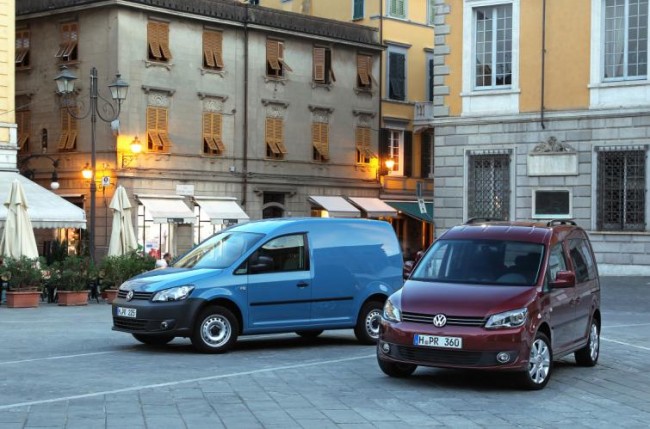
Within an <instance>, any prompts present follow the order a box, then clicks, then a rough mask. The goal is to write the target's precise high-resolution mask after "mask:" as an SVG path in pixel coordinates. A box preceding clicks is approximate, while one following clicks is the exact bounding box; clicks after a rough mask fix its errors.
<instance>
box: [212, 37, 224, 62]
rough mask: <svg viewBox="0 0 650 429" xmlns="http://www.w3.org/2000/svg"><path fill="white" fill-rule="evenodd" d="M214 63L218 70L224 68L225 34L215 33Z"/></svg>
mask: <svg viewBox="0 0 650 429" xmlns="http://www.w3.org/2000/svg"><path fill="white" fill-rule="evenodd" d="M214 62H215V63H216V64H217V67H218V68H220V69H221V68H223V33H222V32H220V31H215V32H214Z"/></svg>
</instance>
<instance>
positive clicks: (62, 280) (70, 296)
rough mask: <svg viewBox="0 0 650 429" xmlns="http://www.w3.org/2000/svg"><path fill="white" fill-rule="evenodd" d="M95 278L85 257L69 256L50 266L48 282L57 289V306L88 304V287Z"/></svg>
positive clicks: (89, 262) (91, 267) (91, 266)
mask: <svg viewBox="0 0 650 429" xmlns="http://www.w3.org/2000/svg"><path fill="white" fill-rule="evenodd" d="M95 276H96V274H95V269H94V266H93V264H92V262H91V261H90V260H89V258H87V257H82V256H76V255H71V256H68V257H66V258H64V259H63V260H61V261H57V262H54V263H53V264H52V266H51V277H52V278H51V279H50V281H51V282H52V284H53V285H54V286H55V287H56V289H57V297H58V300H57V302H58V304H59V305H86V304H88V286H89V284H90V281H91V280H92V279H93V278H94V277H95Z"/></svg>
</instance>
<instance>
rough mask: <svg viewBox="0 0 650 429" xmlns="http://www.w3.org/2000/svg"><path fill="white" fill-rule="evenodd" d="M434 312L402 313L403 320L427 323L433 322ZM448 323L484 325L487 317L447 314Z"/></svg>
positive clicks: (455, 324) (452, 324)
mask: <svg viewBox="0 0 650 429" xmlns="http://www.w3.org/2000/svg"><path fill="white" fill-rule="evenodd" d="M433 316H435V315H434V314H422V313H408V312H403V313H402V320H403V321H404V322H413V323H424V324H427V325H432V324H433ZM447 325H450V326H479V327H480V326H484V325H485V319H484V318H481V317H463V316H447Z"/></svg>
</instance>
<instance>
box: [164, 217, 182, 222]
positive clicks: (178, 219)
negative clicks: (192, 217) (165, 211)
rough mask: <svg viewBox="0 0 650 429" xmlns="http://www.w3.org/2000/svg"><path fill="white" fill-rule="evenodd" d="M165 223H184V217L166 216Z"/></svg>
mask: <svg viewBox="0 0 650 429" xmlns="http://www.w3.org/2000/svg"><path fill="white" fill-rule="evenodd" d="M167 223H185V219H183V218H182V217H168V218H167Z"/></svg>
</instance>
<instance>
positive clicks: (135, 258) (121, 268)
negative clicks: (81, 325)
mask: <svg viewBox="0 0 650 429" xmlns="http://www.w3.org/2000/svg"><path fill="white" fill-rule="evenodd" d="M155 266H156V259H155V258H153V257H152V256H149V255H142V254H140V253H138V252H137V251H131V252H128V253H125V254H123V255H119V256H107V257H106V258H104V260H103V261H102V263H101V265H100V267H99V277H100V279H101V282H102V288H103V294H104V295H105V297H106V300H107V301H108V302H109V303H110V302H112V301H113V299H115V297H116V296H117V289H118V288H119V287H120V285H121V284H122V283H124V282H125V281H126V280H128V279H130V278H131V277H134V276H137V275H138V274H141V273H144V272H145V271H150V270H153V269H154V268H155Z"/></svg>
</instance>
